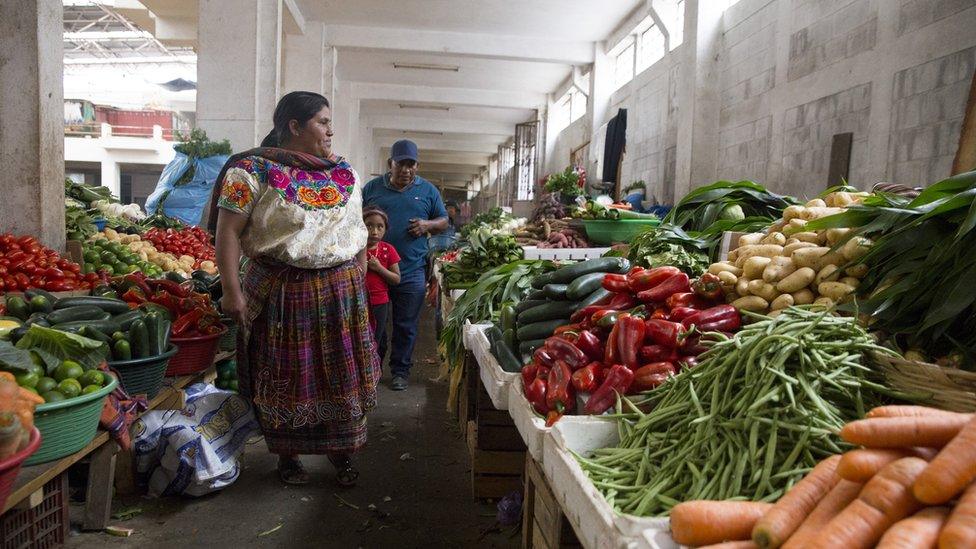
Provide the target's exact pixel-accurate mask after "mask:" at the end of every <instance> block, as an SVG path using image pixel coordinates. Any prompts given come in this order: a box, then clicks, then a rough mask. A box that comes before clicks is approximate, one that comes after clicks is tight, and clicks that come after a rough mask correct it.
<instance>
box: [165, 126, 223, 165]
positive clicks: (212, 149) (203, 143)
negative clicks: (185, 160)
mask: <svg viewBox="0 0 976 549" xmlns="http://www.w3.org/2000/svg"><path fill="white" fill-rule="evenodd" d="M176 136H177V139H179V141H180V142H179V143H177V144H176V145H174V146H173V148H174V149H175V150H176V152H180V153H183V154H185V155H187V156H189V157H191V158H209V157H211V156H218V155H229V154H230V153H231V148H230V141H228V140H226V139H224V140H223V141H211V140H210V138H208V137H207V132H205V131H203V130H202V129H200V128H193V129H192V130H190V133H189V135H186V134H181V133H179V132H177V133H176Z"/></svg>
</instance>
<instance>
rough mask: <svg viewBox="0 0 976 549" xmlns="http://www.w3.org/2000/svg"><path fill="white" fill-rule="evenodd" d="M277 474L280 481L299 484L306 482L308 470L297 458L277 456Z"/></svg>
mask: <svg viewBox="0 0 976 549" xmlns="http://www.w3.org/2000/svg"><path fill="white" fill-rule="evenodd" d="M278 476H279V477H281V482H284V483H285V484H291V485H295V486H300V485H304V484H308V472H307V471H305V467H304V466H303V465H302V462H301V461H299V460H298V458H282V457H279V458H278Z"/></svg>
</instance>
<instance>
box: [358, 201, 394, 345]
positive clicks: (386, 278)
mask: <svg viewBox="0 0 976 549" xmlns="http://www.w3.org/2000/svg"><path fill="white" fill-rule="evenodd" d="M363 222H364V223H365V224H366V231H367V233H368V234H369V237H368V239H367V240H366V258H367V271H366V290H367V291H369V324H370V326H372V328H373V335H374V337H375V338H376V346H377V349H376V351H377V353H379V355H380V363H381V364H382V362H383V359H384V358H386V324H387V319H388V318H389V316H390V286H391V285H393V286H395V285H397V284H399V283H400V267H399V265H398V263H400V255H399V254H397V251H396V248H394V247H393V246H392V245H390V244H389V243H387V242H383V235H385V234H386V228H387V227H389V225H390V220H389V218H388V217H387V216H386V212H384V211H383V210H381V209H379V208H366V209H364V210H363Z"/></svg>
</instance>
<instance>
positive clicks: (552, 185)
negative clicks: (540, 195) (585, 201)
mask: <svg viewBox="0 0 976 549" xmlns="http://www.w3.org/2000/svg"><path fill="white" fill-rule="evenodd" d="M579 180H580V176H579V174H578V173H576V172H575V171H573V168H572V166H569V167H567V168H566V169H565V170H564V171H562V172H559V173H554V174H552V175H550V176H549V177H548V178H546V184H545V186H544V187H543V189H544V190H545V191H546V192H547V193H559V194H561V195H562V196H569V197H574V196H582V194H583V189H581V188H580V186H579Z"/></svg>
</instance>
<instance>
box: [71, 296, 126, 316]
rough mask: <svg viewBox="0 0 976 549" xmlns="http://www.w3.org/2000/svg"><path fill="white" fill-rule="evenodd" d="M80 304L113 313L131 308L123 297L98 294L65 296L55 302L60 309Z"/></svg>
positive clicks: (119, 312)
mask: <svg viewBox="0 0 976 549" xmlns="http://www.w3.org/2000/svg"><path fill="white" fill-rule="evenodd" d="M80 306H89V307H98V308H99V309H102V310H103V311H105V312H107V313H111V314H113V315H117V314H121V313H124V312H126V311H128V310H129V304H128V303H126V302H125V301H122V300H121V299H112V298H111V297H98V296H85V297H64V298H61V299H59V300H58V302H57V303H55V304H54V310H55V311H60V310H62V309H68V308H71V307H80Z"/></svg>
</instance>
